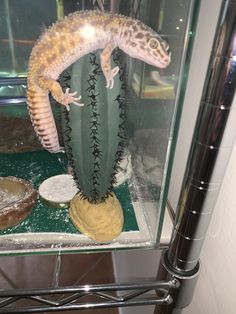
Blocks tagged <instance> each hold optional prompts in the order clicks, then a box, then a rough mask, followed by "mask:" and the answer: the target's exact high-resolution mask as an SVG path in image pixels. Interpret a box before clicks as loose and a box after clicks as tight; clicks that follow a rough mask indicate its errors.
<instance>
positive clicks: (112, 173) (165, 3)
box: [0, 0, 197, 254]
mask: <svg viewBox="0 0 236 314" xmlns="http://www.w3.org/2000/svg"><path fill="white" fill-rule="evenodd" d="M26 8H27V9H26ZM85 10H96V11H95V12H96V13H91V12H90V13H86V11H85ZM76 11H77V12H80V13H79V14H78V16H77V17H75V18H80V19H81V21H82V22H80V24H79V25H80V26H81V25H82V24H83V23H84V22H83V21H84V20H83V19H85V18H87V15H86V14H90V15H89V19H88V20H86V23H87V24H88V25H87V24H86V27H87V28H86V36H89V34H90V31H91V25H92V27H93V30H94V32H95V33H96V32H97V28H98V27H101V24H102V23H103V22H100V19H101V20H102V19H104V16H109V18H108V22H109V23H114V24H113V27H112V28H109V25H108V24H109V23H108V22H107V24H104V30H103V29H102V33H101V36H102V34H103V33H104V34H107V35H106V36H108V37H109V38H112V36H113V35H114V34H119V32H121V30H120V28H119V27H121V26H120V25H121V24H119V20H120V19H125V17H130V18H131V19H130V20H127V21H129V23H130V24H129V28H128V31H129V32H131V35H130V36H133V33H132V32H135V31H137V29H135V27H134V26H133V25H136V26H137V25H139V26H140V25H141V26H140V27H141V28H142V27H143V30H142V32H141V33H142V34H141V35H142V36H143V34H146V35H147V37H148V34H149V28H145V27H150V28H151V29H152V30H153V31H154V32H155V33H157V34H158V35H157V36H158V37H157V38H159V36H161V38H162V39H160V40H161V43H162V44H161V45H162V46H163V47H164V46H165V48H166V52H165V53H166V56H170V55H169V48H167V46H169V47H170V51H171V62H170V64H169V65H168V66H167V67H161V68H160V67H155V66H154V65H150V64H149V63H150V62H146V61H148V60H145V57H143V56H141V57H139V59H137V58H133V57H132V53H130V54H129V49H128V50H127V51H124V50H125V49H123V50H122V48H121V49H119V47H113V48H114V49H113V51H112V53H111V56H110V60H111V66H112V68H116V69H117V71H116V72H117V73H116V76H115V77H114V82H112V83H111V82H110V86H108V87H110V88H107V87H106V83H107V82H106V80H105V78H104V70H102V69H101V64H100V61H101V57H100V56H101V55H102V53H103V50H102V49H100V48H101V47H100V46H99V45H97V46H96V41H97V42H99V38H98V37H99V36H98V37H94V39H93V45H92V46H93V49H87V46H86V43H85V42H84V41H81V43H80V45H79V46H80V48H78V49H80V51H82V50H83V49H84V53H83V55H80V56H79V58H78V60H74V61H73V63H72V64H71V65H70V66H67V67H64V68H63V66H62V67H61V68H62V70H63V71H61V73H60V76H59V77H57V78H56V79H57V81H58V82H59V84H60V85H61V86H62V89H63V91H64V92H65V91H66V90H67V91H68V89H70V91H71V92H75V91H77V92H78V95H81V97H82V98H81V102H82V103H83V106H79V105H77V104H71V105H70V108H69V109H70V110H68V108H66V107H65V106H63V105H61V104H60V103H59V102H57V101H56V100H55V98H54V97H53V96H52V94H53V93H49V96H48V97H49V100H50V105H49V106H51V109H52V112H53V119H54V121H55V126H56V130H57V134H58V138H59V143H60V147H61V151H52V149H51V150H50V149H47V147H49V146H47V144H46V140H45V141H44V140H42V138H41V142H40V140H39V138H40V136H41V137H43V136H44V133H43V132H47V127H45V129H44V130H43V131H42V132H41V131H40V130H37V123H38V122H37V119H35V111H34V110H33V109H32V110H31V112H30V113H29V110H28V108H27V103H28V107H30V106H31V104H30V93H31V92H32V86H31V85H30V83H29V81H30V80H29V78H28V85H27V73H28V72H27V71H28V62H29V57H30V53H31V51H32V49H33V47H34V45H35V44H36V45H37V43H38V42H37V39H38V38H39V37H40V35H41V34H42V33H44V32H46V33H47V28H48V27H49V26H50V25H51V24H53V23H55V22H56V21H57V20H63V18H64V16H67V15H68V14H69V13H73V12H76ZM196 11H197V7H196V4H195V2H194V1H190V0H177V1H171V0H148V1H146V0H145V1H144V0H137V1H132V0H128V1H118V0H117V1H116V0H113V1H112V0H105V1H92V0H91V1H78V0H76V1H75V0H64V1H56V0H55V1H47V0H41V1H30V0H20V1H16V0H5V1H1V2H0V58H1V64H0V120H1V121H0V134H1V137H0V179H1V180H0V229H1V231H0V254H20V253H27V252H41V253H43V252H58V251H60V252H68V251H71V252H78V251H85V250H105V249H113V248H116V249H118V248H122V249H124V248H129V249H130V248H139V247H140V248H144V247H150V248H152V247H156V246H158V245H159V241H160V236H161V230H162V224H163V217H164V211H165V208H166V197H167V189H168V181H169V176H170V170H171V164H172V157H173V152H174V146H175V139H176V131H177V129H178V123H179V112H180V108H181V102H182V99H183V94H184V87H185V82H186V76H187V68H188V67H187V66H188V59H189V57H190V55H191V51H190V46H191V39H192V37H193V36H192V35H193V31H194V29H193V28H194V17H196V15H197V12H196ZM106 12H108V13H106ZM93 14H95V15H96V16H95V18H94V15H93ZM104 14H105V15H104ZM106 14H109V15H106ZM73 16H74V15H73ZM93 18H94V19H93ZM71 19H73V18H71ZM67 21H69V22H68V23H70V19H69V20H67ZM116 21H117V22H116ZM134 21H136V22H134ZM138 21H140V22H142V23H141V24H140V22H138ZM62 23H63V22H62ZM71 23H72V22H71ZM132 23H133V24H132ZM61 25H63V24H61ZM71 25H72V24H70V25H69V26H70V27H71ZM83 25H84V24H83ZM64 26H65V24H64ZM59 29H60V27H59V28H58V29H57V28H56V30H55V32H57V36H61V35H62V36H64V41H63V39H60V40H59V41H58V45H59V46H58V50H57V53H58V54H63V53H65V50H66V49H72V47H69V48H68V47H67V48H65V47H66V46H65V45H64V43H66V41H67V39H68V38H67V37H66V36H70V35H68V33H66V31H65V29H64V30H63V27H62V26H61V31H59ZM80 31H81V30H80ZM63 32H64V34H63ZM111 32H114V34H111ZM145 32H146V33H145ZM46 33H44V34H46ZM96 34H97V33H96ZM152 34H153V33H152ZM54 35H55V34H54ZM54 35H53V36H54ZM65 35H66V36H65ZM146 35H145V36H146ZM139 36H140V33H139V34H138V35H137V38H138V37H139ZM41 38H42V37H41ZM72 39H73V38H72ZM70 44H71V45H72V46H73V45H76V42H75V41H74V42H73V41H72V42H70ZM38 45H39V44H38ZM77 45H78V43H77ZM134 45H135V43H134V44H133V48H132V49H134ZM92 46H91V47H92ZM150 47H152V46H150ZM48 49H49V48H48ZM86 49H87V50H86ZM137 49H138V48H137ZM142 49H143V48H142ZM163 49H164V48H163ZM49 50H50V49H49ZM133 51H135V53H136V52H137V50H135V49H134V50H133ZM145 53H146V52H145ZM104 55H105V54H104ZM43 56H45V58H47V56H49V52H48V50H47V49H46V48H45V49H41V52H40V55H38V56H36V59H35V63H38V64H39V63H40V62H41V61H40V60H42V58H43ZM53 56H54V57H53V58H51V59H50V60H51V61H50V60H49V59H47V61H48V62H49V61H50V62H49V64H48V66H49V65H50V63H53V62H54V59H57V58H58V55H57V54H54V55H53ZM49 57H50V56H49ZM49 57H48V58H49ZM162 57H163V58H164V57H165V56H162ZM146 58H147V59H148V58H149V57H148V55H147V56H146ZM140 59H141V60H140ZM59 60H60V62H62V61H61V60H62V59H60V58H59ZM60 62H59V63H60ZM44 66H45V64H44ZM59 66H60V65H59ZM117 67H118V68H117ZM41 69H42V68H41ZM44 70H45V69H44ZM118 70H119V71H118ZM45 73H46V72H45ZM34 83H35V82H34ZM108 85H109V84H108ZM111 85H113V86H111ZM30 86H31V87H30ZM30 89H31V90H30ZM27 90H28V101H27V96H26V95H27ZM48 92H49V90H48V91H47V93H48ZM46 96H47V95H46ZM78 101H80V99H77V102H78ZM30 108H31V107H30ZM35 110H36V109H35ZM30 116H31V118H30ZM31 120H32V121H31ZM32 123H33V125H34V127H33V126H32ZM40 132H41V133H40ZM36 133H38V136H37V135H36ZM42 144H44V145H42ZM30 189H31V190H30ZM29 190H30V192H29ZM108 199H111V205H110V207H109V208H108V209H105V206H106V205H105V204H106V203H107V202H108ZM83 202H86V204H87V205H86V206H87V207H85V208H84V207H83V206H84V205H83V204H82V203H83ZM114 202H117V203H118V204H119V206H120V207H119V208H120V211H119V214H118V218H117V216H113V209H114V208H113V207H114V206H115V205H114ZM103 211H105V212H106V213H105V214H104V215H108V216H106V217H108V218H106V219H107V221H106V222H104V220H103V214H102V212H103ZM85 216H86V217H85ZM117 219H118V220H119V227H117V224H116V222H117ZM92 227H93V228H95V229H96V230H95V231H93V233H94V234H93V235H92V233H91V232H90V229H91V228H92ZM101 228H103V229H102V231H101ZM109 228H110V229H109ZM116 228H118V229H119V232H118V233H116ZM107 229H109V231H108V233H109V232H110V233H114V234H113V236H110V235H108V236H107V235H106V236H104V234H106V230H107Z"/></svg>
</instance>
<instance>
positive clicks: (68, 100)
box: [62, 88, 84, 111]
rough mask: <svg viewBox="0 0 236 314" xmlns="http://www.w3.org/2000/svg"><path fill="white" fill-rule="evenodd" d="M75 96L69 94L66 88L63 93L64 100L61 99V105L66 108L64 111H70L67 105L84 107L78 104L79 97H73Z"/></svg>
mask: <svg viewBox="0 0 236 314" xmlns="http://www.w3.org/2000/svg"><path fill="white" fill-rule="evenodd" d="M76 94H77V92H74V93H70V89H69V88H67V89H66V92H65V93H64V99H63V102H62V104H63V105H65V106H66V109H67V110H68V111H69V110H70V107H69V104H74V105H76V106H80V107H81V106H84V104H81V103H80V102H79V100H80V99H81V96H79V97H74V96H75V95H76Z"/></svg>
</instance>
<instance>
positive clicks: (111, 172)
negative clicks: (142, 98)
mask: <svg viewBox="0 0 236 314" xmlns="http://www.w3.org/2000/svg"><path fill="white" fill-rule="evenodd" d="M116 54H117V53H115V57H114V60H115V61H114V60H113V61H112V68H113V67H114V66H116V65H118V66H120V65H119V62H118V61H117V58H116ZM122 73H124V71H122V70H120V73H119V75H117V76H116V77H115V78H114V86H113V88H112V89H108V88H106V81H105V78H104V75H103V73H102V70H101V68H100V62H99V52H96V53H92V54H89V55H87V56H85V57H83V58H81V59H80V60H79V61H78V62H76V63H75V64H74V65H73V66H72V67H71V70H70V72H69V75H68V74H67V75H68V76H67V77H65V78H64V83H65V82H66V85H67V86H69V87H70V89H71V91H77V92H78V95H81V96H82V98H81V102H82V103H84V106H83V107H78V106H75V105H71V106H70V111H69V112H65V122H64V142H65V149H66V152H67V155H68V159H69V163H70V166H71V168H72V169H73V174H74V178H75V181H76V183H77V185H78V188H79V191H80V192H79V195H80V197H81V198H82V199H85V200H87V201H88V202H89V203H90V204H95V205H96V204H100V203H101V202H105V201H107V199H108V197H110V195H112V197H115V195H114V194H112V190H113V186H114V184H115V174H116V172H117V165H118V163H119V161H120V160H121V159H122V154H123V150H124V147H125V121H126V120H125V84H124V81H123V74H122ZM73 217H75V211H73ZM72 220H73V219H72ZM120 231H121V230H120Z"/></svg>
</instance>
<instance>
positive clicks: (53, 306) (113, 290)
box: [0, 279, 179, 313]
mask: <svg viewBox="0 0 236 314" xmlns="http://www.w3.org/2000/svg"><path fill="white" fill-rule="evenodd" d="M178 286H179V284H178V281H177V280H175V279H173V280H170V281H159V282H158V281H142V282H134V283H113V284H102V285H97V284H96V285H78V286H65V287H57V288H45V289H14V290H13V289H12V290H2V291H0V313H43V312H58V311H66V310H82V309H96V308H112V307H124V306H140V305H153V304H154V305H157V304H171V302H172V298H171V296H170V295H169V290H170V289H177V288H178ZM122 292H123V294H122V295H119V294H120V293H122ZM124 292H125V293H124ZM149 292H153V294H152V295H151V296H150V295H147V293H149ZM157 292H158V293H157ZM160 295H161V296H160ZM88 296H89V297H90V296H92V297H96V300H95V301H94V299H93V300H92V301H89V300H86V298H87V297H88ZM25 299H27V300H30V301H33V303H34V304H32V305H31V306H25V305H21V304H17V303H19V302H18V301H21V300H25ZM83 299H84V300H83Z"/></svg>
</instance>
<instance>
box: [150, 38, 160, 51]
mask: <svg viewBox="0 0 236 314" xmlns="http://www.w3.org/2000/svg"><path fill="white" fill-rule="evenodd" d="M148 45H149V47H150V48H152V49H156V48H158V46H159V45H160V44H159V41H158V40H157V39H156V38H151V39H150V40H149V42H148Z"/></svg>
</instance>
